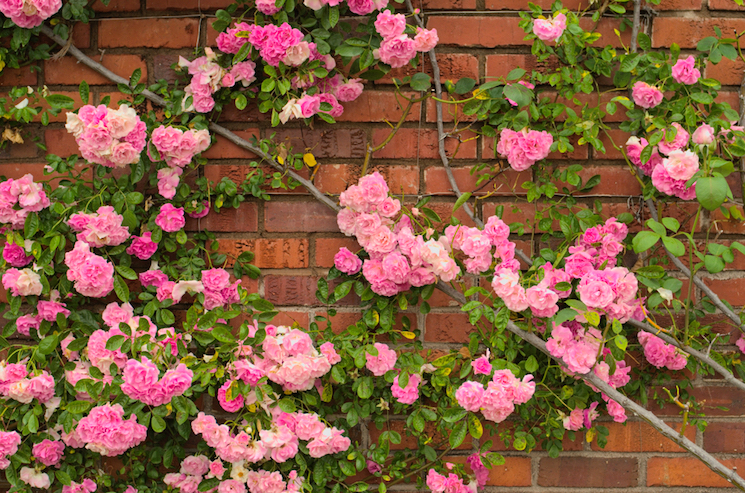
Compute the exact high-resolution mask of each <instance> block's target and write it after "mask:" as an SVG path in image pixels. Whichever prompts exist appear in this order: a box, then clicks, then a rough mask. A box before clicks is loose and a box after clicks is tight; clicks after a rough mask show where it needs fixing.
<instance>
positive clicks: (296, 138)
mask: <svg viewBox="0 0 745 493" xmlns="http://www.w3.org/2000/svg"><path fill="white" fill-rule="evenodd" d="M275 132H276V136H275V137H274V141H275V142H282V143H285V144H287V145H289V146H290V147H291V148H292V152H294V153H304V152H311V153H313V155H314V156H315V157H317V158H334V159H338V158H355V157H356V158H359V157H365V148H366V147H367V146H366V140H367V139H366V137H365V132H364V131H363V130H362V129H359V128H333V127H330V126H327V127H326V128H323V129H318V128H316V129H313V130H311V129H309V128H305V127H303V128H281V127H280V128H278V129H277V130H275Z"/></svg>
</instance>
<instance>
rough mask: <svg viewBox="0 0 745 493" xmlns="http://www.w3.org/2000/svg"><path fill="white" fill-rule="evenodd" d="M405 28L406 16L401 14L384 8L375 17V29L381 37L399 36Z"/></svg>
mask: <svg viewBox="0 0 745 493" xmlns="http://www.w3.org/2000/svg"><path fill="white" fill-rule="evenodd" d="M405 29H406V17H405V16H404V15H403V14H392V13H391V12H390V11H388V10H384V11H383V12H381V13H380V14H378V18H377V19H375V30H376V31H378V34H380V35H381V36H382V37H383V39H388V38H393V37H395V36H400V35H402V34H403V33H404V30H405Z"/></svg>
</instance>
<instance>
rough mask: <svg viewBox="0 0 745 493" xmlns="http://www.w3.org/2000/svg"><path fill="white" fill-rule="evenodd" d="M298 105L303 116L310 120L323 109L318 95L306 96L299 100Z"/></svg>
mask: <svg viewBox="0 0 745 493" xmlns="http://www.w3.org/2000/svg"><path fill="white" fill-rule="evenodd" d="M297 104H298V105H300V112H301V116H302V117H303V118H310V117H311V116H313V115H315V114H316V113H318V110H320V109H321V98H320V97H318V96H317V95H315V96H309V95H307V94H305V95H303V97H302V98H300V99H298V101H297Z"/></svg>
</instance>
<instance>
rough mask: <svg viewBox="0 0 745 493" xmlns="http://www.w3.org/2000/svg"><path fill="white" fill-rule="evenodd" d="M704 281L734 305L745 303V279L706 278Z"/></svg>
mask: <svg viewBox="0 0 745 493" xmlns="http://www.w3.org/2000/svg"><path fill="white" fill-rule="evenodd" d="M704 282H705V283H706V285H707V286H709V287H710V288H711V290H712V291H714V292H715V293H716V294H718V295H719V296H721V297H723V298H726V299H727V301H729V302H730V303H731V304H732V305H735V306H742V305H745V279H704Z"/></svg>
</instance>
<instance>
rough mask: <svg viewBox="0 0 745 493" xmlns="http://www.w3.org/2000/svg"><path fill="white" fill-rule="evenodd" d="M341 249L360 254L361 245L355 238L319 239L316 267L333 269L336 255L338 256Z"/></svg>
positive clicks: (317, 241)
mask: <svg viewBox="0 0 745 493" xmlns="http://www.w3.org/2000/svg"><path fill="white" fill-rule="evenodd" d="M341 247H345V248H346V249H347V250H349V251H351V252H358V251H359V250H360V246H359V244H357V241H356V240H355V239H353V238H317V239H316V261H315V262H316V263H315V265H316V267H324V268H329V267H333V266H334V255H336V253H337V252H338V251H339V249H340V248H341Z"/></svg>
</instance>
